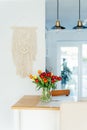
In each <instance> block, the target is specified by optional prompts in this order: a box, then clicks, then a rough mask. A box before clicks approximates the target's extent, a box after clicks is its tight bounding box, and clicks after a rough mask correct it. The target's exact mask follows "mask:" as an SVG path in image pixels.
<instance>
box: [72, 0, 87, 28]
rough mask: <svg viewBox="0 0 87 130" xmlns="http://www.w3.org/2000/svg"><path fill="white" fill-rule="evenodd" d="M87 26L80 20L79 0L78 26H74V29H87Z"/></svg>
mask: <svg viewBox="0 0 87 130" xmlns="http://www.w3.org/2000/svg"><path fill="white" fill-rule="evenodd" d="M86 28H87V27H86V26H84V25H83V23H82V21H81V20H80V0H79V20H78V21H77V26H75V27H73V29H86Z"/></svg>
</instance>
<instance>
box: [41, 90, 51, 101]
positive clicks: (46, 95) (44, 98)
mask: <svg viewBox="0 0 87 130" xmlns="http://www.w3.org/2000/svg"><path fill="white" fill-rule="evenodd" d="M50 100H51V93H50V90H49V89H48V88H43V90H42V95H41V101H42V102H49V101H50Z"/></svg>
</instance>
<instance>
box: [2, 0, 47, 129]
mask: <svg viewBox="0 0 87 130" xmlns="http://www.w3.org/2000/svg"><path fill="white" fill-rule="evenodd" d="M6 1H7V0H6ZM6 1H5V0H4V2H1V1H0V60H1V61H0V130H13V110H12V109H11V106H12V105H13V104H14V103H15V102H16V101H17V100H18V99H19V98H20V97H22V96H23V95H26V94H39V92H37V91H36V89H35V85H33V84H32V82H31V81H30V79H29V78H25V79H22V78H20V77H19V76H17V75H16V68H15V66H14V64H13V60H12V32H13V30H12V28H11V27H14V26H34V27H37V32H38V33H37V36H38V37H37V38H38V53H37V58H36V61H35V63H34V72H36V71H37V70H38V69H42V70H44V67H45V36H44V32H45V31H44V27H45V20H44V19H45V16H44V15H45V12H44V0H28V1H27V2H16V1H14V0H13V1H14V2H11V1H9V2H6Z"/></svg>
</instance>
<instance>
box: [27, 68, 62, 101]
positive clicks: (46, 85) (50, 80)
mask: <svg viewBox="0 0 87 130" xmlns="http://www.w3.org/2000/svg"><path fill="white" fill-rule="evenodd" d="M29 77H30V78H31V79H32V82H33V83H35V84H36V87H37V89H38V90H39V89H42V96H41V100H42V101H45V102H48V101H50V100H51V94H50V91H51V90H52V89H56V82H58V81H60V80H62V78H61V77H60V76H56V75H54V74H53V73H52V72H42V71H41V70H38V75H29Z"/></svg>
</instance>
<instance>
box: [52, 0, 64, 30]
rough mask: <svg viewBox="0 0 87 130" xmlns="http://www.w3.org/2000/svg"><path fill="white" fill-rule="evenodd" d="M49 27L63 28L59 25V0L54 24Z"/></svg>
mask: <svg viewBox="0 0 87 130" xmlns="http://www.w3.org/2000/svg"><path fill="white" fill-rule="evenodd" d="M51 29H65V27H63V26H61V25H60V21H59V0H57V20H56V23H55V25H54V26H53V27H52V28H51Z"/></svg>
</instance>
